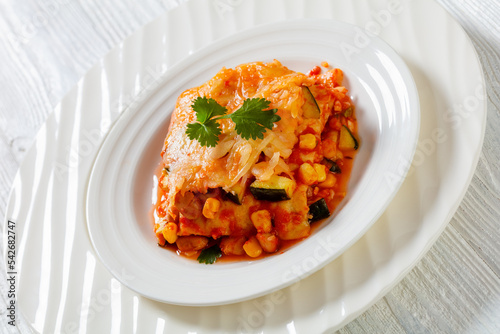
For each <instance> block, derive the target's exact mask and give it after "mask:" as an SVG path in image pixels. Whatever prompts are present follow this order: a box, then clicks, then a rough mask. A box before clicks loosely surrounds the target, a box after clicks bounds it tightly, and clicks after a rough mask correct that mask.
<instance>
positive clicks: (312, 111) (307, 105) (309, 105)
mask: <svg viewBox="0 0 500 334" xmlns="http://www.w3.org/2000/svg"><path fill="white" fill-rule="evenodd" d="M302 94H303V95H304V98H305V99H306V101H305V102H304V105H303V106H302V114H303V115H304V117H305V118H319V117H320V116H321V110H320V109H319V106H318V102H316V99H315V98H314V95H313V94H312V93H311V89H310V88H309V87H307V86H302Z"/></svg>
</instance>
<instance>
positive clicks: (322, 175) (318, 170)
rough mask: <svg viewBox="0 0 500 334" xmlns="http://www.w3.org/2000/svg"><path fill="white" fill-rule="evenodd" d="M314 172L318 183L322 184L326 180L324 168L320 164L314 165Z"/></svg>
mask: <svg viewBox="0 0 500 334" xmlns="http://www.w3.org/2000/svg"><path fill="white" fill-rule="evenodd" d="M313 167H314V170H315V171H316V173H317V174H318V182H323V181H325V180H326V166H325V165H322V164H314V165H313Z"/></svg>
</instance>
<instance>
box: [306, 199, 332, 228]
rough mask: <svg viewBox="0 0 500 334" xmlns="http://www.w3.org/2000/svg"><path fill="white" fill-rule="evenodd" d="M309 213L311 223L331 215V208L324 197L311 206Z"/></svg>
mask: <svg viewBox="0 0 500 334" xmlns="http://www.w3.org/2000/svg"><path fill="white" fill-rule="evenodd" d="M309 215H310V216H311V218H310V219H309V222H310V223H312V222H315V221H318V220H321V219H325V218H328V217H330V210H329V209H328V205H326V201H325V199H324V198H322V199H320V200H319V201H316V202H314V203H313V204H311V205H310V206H309Z"/></svg>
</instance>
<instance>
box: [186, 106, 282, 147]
mask: <svg viewBox="0 0 500 334" xmlns="http://www.w3.org/2000/svg"><path fill="white" fill-rule="evenodd" d="M270 104H271V102H270V101H268V100H266V99H264V98H252V99H246V100H245V101H244V102H243V105H242V106H241V108H239V109H238V110H236V111H235V112H233V113H232V114H229V115H226V112H227V109H226V108H225V107H223V106H221V105H220V104H218V103H217V101H215V100H214V99H208V98H206V97H198V98H196V99H195V100H194V102H193V104H192V106H191V107H192V108H193V110H194V111H195V112H196V120H197V121H196V122H194V123H189V124H188V125H187V129H186V134H187V135H188V137H189V139H191V140H197V141H198V142H199V143H200V145H202V146H208V147H214V146H216V145H217V142H218V141H219V135H220V134H221V129H220V125H219V123H218V122H217V121H218V120H220V119H224V118H229V119H231V120H232V121H233V122H234V124H235V129H236V133H237V134H239V135H240V136H241V137H242V138H243V139H250V138H252V139H257V138H260V139H262V138H264V132H265V131H266V129H272V128H273V123H275V122H278V121H279V120H281V117H280V116H278V115H276V113H277V112H278V109H267V108H269V105H270Z"/></svg>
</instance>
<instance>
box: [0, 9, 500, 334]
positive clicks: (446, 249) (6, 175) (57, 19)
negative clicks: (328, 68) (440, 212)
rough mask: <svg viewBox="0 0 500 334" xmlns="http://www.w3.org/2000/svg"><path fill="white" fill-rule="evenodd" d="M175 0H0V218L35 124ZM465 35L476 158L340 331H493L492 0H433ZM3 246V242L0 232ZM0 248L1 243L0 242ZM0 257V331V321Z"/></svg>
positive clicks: (498, 139)
mask: <svg viewBox="0 0 500 334" xmlns="http://www.w3.org/2000/svg"><path fill="white" fill-rule="evenodd" d="M179 2H182V1H180V0H162V1H160V0H142V1H140V2H139V1H130V0H122V1H117V0H106V1H100V2H97V1H76V0H48V1H42V2H39V1H34V0H23V1H15V0H4V1H2V2H1V3H0V62H1V65H0V161H1V163H0V216H1V217H2V221H1V225H2V226H1V230H2V231H3V225H4V224H5V221H4V217H5V211H6V204H7V200H8V195H9V190H10V188H11V185H12V181H13V179H14V176H15V174H16V171H17V169H18V168H19V166H20V164H21V163H22V161H23V158H24V155H25V153H26V151H27V149H28V148H29V147H30V145H31V144H32V143H33V141H34V139H35V136H36V134H37V130H38V129H39V128H40V126H41V125H42V124H43V122H44V121H45V119H46V118H47V116H48V115H49V113H51V111H52V110H53V108H54V107H55V106H56V104H57V103H58V102H59V101H60V100H61V98H62V97H63V96H64V95H65V94H66V92H67V91H68V90H69V89H70V88H71V87H72V86H74V85H75V83H76V82H77V81H78V80H79V79H80V78H81V77H82V76H83V75H84V74H85V72H86V71H87V70H88V69H89V68H90V67H91V66H92V65H93V64H94V63H95V62H96V61H98V60H99V59H100V58H101V57H102V56H104V55H105V54H106V53H107V52H108V51H109V50H110V49H111V48H113V46H115V45H116V44H118V43H119V42H120V41H121V40H122V39H123V38H125V37H126V36H128V35H130V34H131V33H132V32H134V31H135V30H136V29H138V28H139V27H141V26H142V25H144V24H146V23H147V22H150V21H151V20H153V19H154V18H155V17H157V16H158V15H159V14H160V13H162V12H164V11H165V10H168V9H170V8H173V7H175V6H177V5H178V4H179ZM438 2H439V3H440V4H441V5H442V6H443V7H444V8H445V9H446V10H448V11H449V13H450V14H451V15H452V16H453V17H455V18H456V20H457V21H458V22H459V23H460V24H461V25H462V26H463V28H464V29H465V31H466V32H467V33H468V35H469V36H470V38H471V39H472V41H473V44H474V46H475V47H476V49H477V52H478V54H479V58H480V60H481V63H482V66H483V69H484V73H485V77H486V84H487V93H488V122H487V127H486V137H485V141H484V146H483V151H482V154H481V156H480V160H479V164H478V167H477V170H476V173H475V175H474V178H473V180H472V183H471V185H470V187H469V190H468V192H467V194H466V196H465V198H464V200H463V202H462V204H461V205H460V207H459V209H458V211H457V212H456V214H455V216H454V217H453V219H452V221H451V222H450V224H449V225H448V227H447V228H446V230H445V231H444V233H443V234H442V235H441V237H440V238H439V239H438V241H437V242H436V244H435V245H434V246H433V247H432V249H431V250H430V251H429V252H428V253H427V255H426V256H425V257H424V258H423V259H422V260H421V261H420V262H419V263H418V264H417V266H416V267H415V268H414V269H413V270H412V271H411V272H410V273H409V274H408V275H407V276H406V277H405V278H404V279H403V280H402V281H401V282H400V283H399V284H398V285H396V286H395V287H394V288H393V289H392V290H391V291H390V292H389V293H388V294H387V295H386V296H385V297H383V298H382V299H381V300H379V301H378V302H377V303H376V304H375V305H373V306H372V307H370V308H369V309H368V310H367V311H366V312H365V313H363V314H362V315H360V316H359V317H357V318H356V319H355V320H354V321H352V322H350V323H349V324H348V325H346V326H345V327H344V328H342V329H341V330H340V332H342V333H403V332H406V333H500V130H499V129H500V20H499V19H500V2H499V1H498V0H481V1H477V0H438ZM2 244H3V240H2ZM2 249H3V246H2ZM4 261H5V259H4V258H3V257H2V259H1V260H0V262H1V263H0V265H1V266H2V270H1V276H0V324H1V325H0V332H1V333H9V332H12V333H15V332H21V333H28V332H30V330H29V326H28V324H27V323H25V322H24V321H23V319H18V321H17V327H16V328H13V327H12V326H9V325H8V324H7V321H8V320H9V319H8V318H7V316H6V315H7V312H6V308H7V303H8V297H7V294H8V283H7V277H6V272H5V270H4V268H5V263H4Z"/></svg>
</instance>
